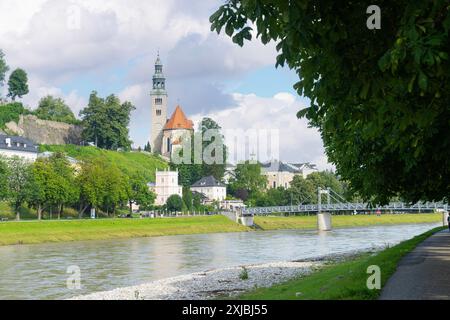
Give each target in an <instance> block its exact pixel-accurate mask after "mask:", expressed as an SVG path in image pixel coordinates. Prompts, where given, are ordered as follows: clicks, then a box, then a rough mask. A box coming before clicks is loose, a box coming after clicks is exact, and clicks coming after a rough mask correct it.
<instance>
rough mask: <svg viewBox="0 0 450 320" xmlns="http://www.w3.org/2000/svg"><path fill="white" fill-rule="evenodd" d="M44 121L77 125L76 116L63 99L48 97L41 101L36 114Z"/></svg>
mask: <svg viewBox="0 0 450 320" xmlns="http://www.w3.org/2000/svg"><path fill="white" fill-rule="evenodd" d="M34 113H35V114H36V116H37V117H38V118H40V119H43V120H52V121H60V122H66V123H76V122H77V120H76V118H75V115H74V114H73V112H72V110H71V109H70V108H69V106H68V105H67V104H66V103H65V102H64V100H63V99H61V98H54V97H52V96H46V97H44V98H42V99H41V100H40V101H39V106H38V107H37V109H36V110H35V112H34Z"/></svg>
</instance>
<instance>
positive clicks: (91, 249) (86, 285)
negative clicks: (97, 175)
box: [0, 224, 438, 299]
mask: <svg viewBox="0 0 450 320" xmlns="http://www.w3.org/2000/svg"><path fill="white" fill-rule="evenodd" d="M435 226H438V225H437V224H415V225H396V226H376V227H364V228H349V229H336V230H334V231H331V232H322V233H319V232H316V231H299V230H283V231H264V232H241V233H220V234H197V235H180V236H167V237H154V238H137V239H126V240H113V241H111V240H105V241H86V242H70V243H57V244H40V245H22V246H4V247H0V299H64V298H69V297H72V296H76V295H81V294H87V293H92V292H96V291H105V290H111V289H114V288H118V287H125V286H131V285H136V284H141V283H145V282H149V281H153V280H158V279H163V278H167V277H172V276H177V275H181V274H188V273H192V272H198V271H206V270H210V269H216V268H223V267H230V266H237V265H245V264H257V263H258V264H259V263H266V262H273V261H288V260H297V259H304V258H312V257H317V256H322V255H328V254H335V253H346V252H351V251H354V250H366V249H370V248H373V247H379V246H383V245H392V244H396V243H398V242H400V241H403V240H406V239H409V238H412V237H413V236H415V235H418V234H421V233H423V232H425V231H427V230H429V229H431V228H433V227H435ZM0 236H1V235H0ZM71 266H77V267H79V270H80V271H81V289H79V290H73V289H72V290H69V289H68V288H67V284H66V283H67V279H68V277H69V276H70V274H68V273H67V270H68V268H69V267H71Z"/></svg>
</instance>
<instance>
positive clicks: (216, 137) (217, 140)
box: [199, 118, 227, 180]
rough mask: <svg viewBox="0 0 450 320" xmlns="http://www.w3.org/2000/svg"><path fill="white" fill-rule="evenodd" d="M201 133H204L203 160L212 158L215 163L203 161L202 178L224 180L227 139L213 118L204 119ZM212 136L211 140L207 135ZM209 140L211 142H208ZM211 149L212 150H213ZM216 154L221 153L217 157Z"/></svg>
mask: <svg viewBox="0 0 450 320" xmlns="http://www.w3.org/2000/svg"><path fill="white" fill-rule="evenodd" d="M199 127H200V128H199V131H200V132H201V133H202V137H203V139H202V151H203V158H204V159H205V157H211V158H212V159H211V160H214V163H212V164H209V163H206V162H205V161H203V164H202V176H203V177H207V176H214V177H215V178H216V179H217V180H222V179H223V175H224V174H225V167H226V162H227V148H226V145H225V141H224V140H225V138H224V137H223V135H222V133H221V132H220V130H221V129H222V128H221V127H220V126H219V125H218V124H217V122H215V121H214V120H213V119H211V118H203V119H202V121H201V123H200V125H199ZM208 132H209V133H210V134H212V137H211V139H210V140H209V138H210V137H208V134H207V133H208ZM208 140H209V141H208ZM211 147H214V148H212V150H211ZM216 152H217V153H219V154H217V155H216Z"/></svg>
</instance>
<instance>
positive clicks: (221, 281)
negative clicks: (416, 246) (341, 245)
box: [71, 252, 357, 300]
mask: <svg viewBox="0 0 450 320" xmlns="http://www.w3.org/2000/svg"><path fill="white" fill-rule="evenodd" d="M355 254H357V253H356V252H354V253H349V254H345V255H332V256H326V257H318V258H315V259H309V260H299V261H284V262H273V263H265V264H258V265H247V266H237V267H231V268H222V269H216V270H210V271H206V272H197V273H192V274H187V275H182V276H177V277H172V278H167V279H162V280H157V281H152V282H149V283H145V284H141V285H137V286H130V287H125V288H118V289H114V290H111V291H104V292H96V293H92V294H88V295H82V296H77V297H73V298H71V300H208V299H215V298H221V297H233V296H236V295H238V294H241V293H243V292H245V291H249V290H252V289H255V288H260V287H270V286H273V285H275V284H278V283H282V282H285V281H287V280H290V279H293V278H296V277H299V276H302V275H307V274H309V273H311V272H313V271H315V270H317V269H318V268H320V267H321V266H322V265H323V264H324V263H326V262H330V261H340V260H344V259H347V258H349V257H351V256H352V255H355ZM244 269H245V270H246V271H244ZM245 273H247V275H248V277H247V279H243V274H245Z"/></svg>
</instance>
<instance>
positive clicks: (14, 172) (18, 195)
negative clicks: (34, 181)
mask: <svg viewBox="0 0 450 320" xmlns="http://www.w3.org/2000/svg"><path fill="white" fill-rule="evenodd" d="M7 161H8V168H9V169H8V179H7V183H8V187H7V189H8V202H9V204H10V205H11V207H12V208H13V211H14V213H15V215H16V220H18V221H19V220H20V207H21V206H22V205H23V204H24V203H25V201H26V199H27V195H28V188H27V181H28V179H29V176H30V165H29V163H28V162H26V161H25V160H23V159H22V158H18V157H14V158H11V159H8V160H7Z"/></svg>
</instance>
